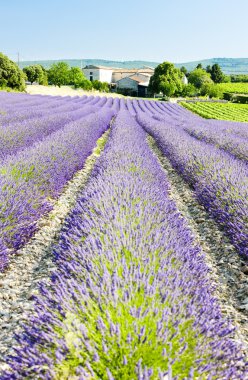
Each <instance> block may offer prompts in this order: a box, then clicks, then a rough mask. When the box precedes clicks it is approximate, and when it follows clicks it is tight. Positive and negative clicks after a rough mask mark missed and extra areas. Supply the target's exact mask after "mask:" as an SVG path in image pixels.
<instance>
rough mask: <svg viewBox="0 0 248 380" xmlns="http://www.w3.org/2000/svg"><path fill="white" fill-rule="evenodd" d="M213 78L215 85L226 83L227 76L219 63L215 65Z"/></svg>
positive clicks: (212, 73) (212, 71)
mask: <svg viewBox="0 0 248 380" xmlns="http://www.w3.org/2000/svg"><path fill="white" fill-rule="evenodd" d="M211 78H212V80H213V81H214V83H221V82H223V81H224V78H225V75H224V74H223V72H222V71H221V68H220V66H219V65H218V63H215V64H214V65H213V66H212V69H211Z"/></svg>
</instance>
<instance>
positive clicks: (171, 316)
mask: <svg viewBox="0 0 248 380" xmlns="http://www.w3.org/2000/svg"><path fill="white" fill-rule="evenodd" d="M168 190H169V183H168V180H167V178H166V175H165V173H164V171H163V170H162V169H161V167H160V166H159V164H158V161H157V159H156V158H155V156H154V155H153V154H152V152H151V151H150V149H149V147H148V145H147V143H146V134H145V132H144V131H143V130H142V128H141V127H140V126H139V125H138V124H137V123H136V122H135V121H134V118H133V117H132V116H131V115H130V114H129V113H128V112H127V111H120V113H119V114H118V116H117V119H116V121H115V124H114V126H113V129H112V132H111V136H110V139H109V141H108V143H107V145H106V147H105V151H104V154H103V155H102V156H101V157H100V159H99V161H98V163H97V165H96V167H95V169H94V170H93V173H92V176H91V179H90V180H89V183H88V186H87V188H86V189H85V190H84V191H83V192H82V194H80V196H79V198H78V202H77V204H76V206H75V208H74V209H73V210H72V212H71V214H70V215H69V217H68V218H67V220H66V223H65V226H64V228H63V231H62V233H61V236H60V241H59V243H58V246H57V247H56V248H55V249H54V255H55V261H56V264H57V270H56V271H55V272H54V274H53V276H52V284H51V287H50V288H47V287H46V286H45V285H44V284H43V285H42V286H41V295H40V296H38V297H37V298H36V309H35V312H34V313H33V315H32V316H30V319H29V322H28V323H27V324H26V326H25V330H24V333H23V334H22V335H20V336H19V337H18V342H19V343H18V346H17V347H16V356H14V357H11V358H10V359H9V364H10V366H11V370H9V371H5V373H4V374H3V375H2V380H17V379H22V378H27V379H46V380H48V379H60V380H65V379H101V380H113V379H116V380H117V379H118V380H119V379H139V380H145V379H161V380H163V379H170V380H171V379H174V380H176V379H178V380H179V379H216V380H217V379H218V380H224V379H230V380H231V379H244V378H246V377H247V375H248V369H247V367H246V364H245V357H244V354H243V353H242V350H241V347H240V346H239V345H238V344H237V343H235V341H234V340H233V334H232V331H233V328H232V326H230V325H229V324H228V323H227V322H226V321H225V320H224V319H223V317H222V316H221V313H220V309H219V306H218V302H217V301H216V299H215V298H214V297H213V294H212V293H213V289H212V286H211V284H210V280H209V278H208V268H207V266H206V264H205V262H204V256H203V254H202V253H201V251H200V249H199V247H198V246H197V244H196V243H195V241H194V239H193V237H192V233H191V231H190V230H189V229H188V227H187V224H186V221H185V220H184V219H183V217H182V216H181V215H180V214H179V213H178V211H177V209H176V206H175V204H174V202H173V201H172V200H171V199H170V198H169V193H168Z"/></svg>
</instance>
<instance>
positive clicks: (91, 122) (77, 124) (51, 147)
mask: <svg viewBox="0 0 248 380" xmlns="http://www.w3.org/2000/svg"><path fill="white" fill-rule="evenodd" d="M112 117H113V111H111V110H109V109H107V110H104V111H99V112H98V113H94V114H92V115H90V116H88V117H87V116H85V117H82V118H81V119H78V120H76V121H73V122H71V123H69V124H67V125H65V127H64V128H61V129H60V130H58V131H57V132H55V133H52V134H51V135H50V136H47V137H46V138H44V139H43V140H42V141H40V142H39V141H38V142H36V143H35V144H34V145H33V146H32V147H31V148H26V149H24V150H22V151H20V152H18V153H17V154H16V155H15V156H9V157H8V158H7V159H6V160H5V161H4V164H3V165H2V166H0V175H1V176H0V189H1V191H0V231H1V236H0V239H1V240H0V252H1V257H0V268H1V270H2V269H3V268H4V267H5V266H6V261H7V256H8V253H9V252H12V251H13V250H16V249H18V248H20V247H21V246H22V245H23V244H25V242H26V241H27V240H28V239H29V238H30V236H31V235H32V234H33V232H34V230H35V228H36V222H37V220H38V219H39V217H40V216H41V215H42V214H43V213H44V212H46V211H49V210H50V209H51V207H52V204H51V202H50V200H51V199H52V198H56V197H58V195H59V194H60V193H61V191H62V189H63V187H64V185H65V184H66V182H67V181H68V180H69V179H70V178H72V176H73V174H74V173H75V172H76V171H77V170H79V169H81V168H82V166H83V164H84V162H85V160H86V158H87V156H88V155H89V154H90V153H91V151H92V150H93V148H94V146H95V143H96V141H97V139H98V138H99V137H100V136H101V134H102V133H103V132H105V131H106V129H107V128H108V126H109V124H110V120H111V118H112Z"/></svg>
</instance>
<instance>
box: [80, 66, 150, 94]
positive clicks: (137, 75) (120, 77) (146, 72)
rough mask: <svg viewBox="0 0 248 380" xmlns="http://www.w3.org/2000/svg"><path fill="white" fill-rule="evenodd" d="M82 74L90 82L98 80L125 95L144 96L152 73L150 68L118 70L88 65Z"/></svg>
mask: <svg viewBox="0 0 248 380" xmlns="http://www.w3.org/2000/svg"><path fill="white" fill-rule="evenodd" d="M82 70H83V73H84V75H85V76H86V78H87V79H88V80H90V81H93V80H99V81H101V82H107V83H109V84H111V86H112V88H113V89H116V90H119V91H121V92H123V93H125V94H126V95H134V96H135V95H138V96H146V95H147V88H148V84H149V80H150V77H151V76H152V75H153V73H154V69H153V68H151V67H143V68H140V69H135V68H134V69H119V68H113V67H106V66H95V65H88V66H85V67H84V68H83V69H82Z"/></svg>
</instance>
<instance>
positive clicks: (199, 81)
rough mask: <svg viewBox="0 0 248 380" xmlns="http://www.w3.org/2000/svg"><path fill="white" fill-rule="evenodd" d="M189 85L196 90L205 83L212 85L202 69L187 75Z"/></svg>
mask: <svg viewBox="0 0 248 380" xmlns="http://www.w3.org/2000/svg"><path fill="white" fill-rule="evenodd" d="M188 80H189V83H191V84H193V85H194V86H195V87H196V88H199V89H200V88H201V87H202V86H203V85H204V84H206V83H213V81H212V79H211V77H210V74H209V73H207V72H206V71H205V70H203V69H195V70H193V71H192V72H191V73H190V74H189V78H188Z"/></svg>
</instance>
